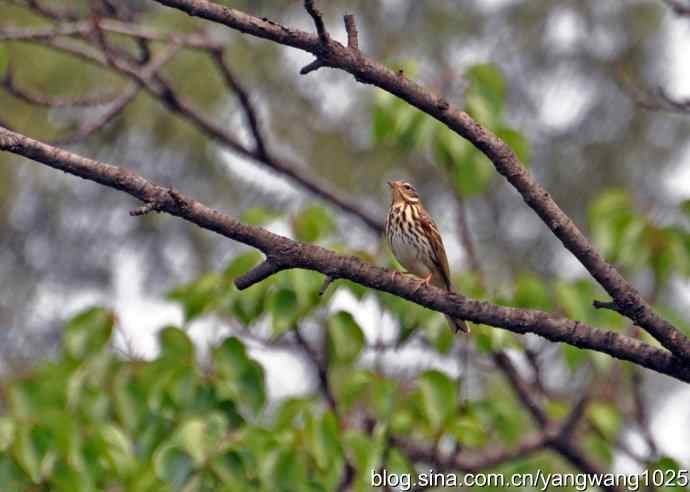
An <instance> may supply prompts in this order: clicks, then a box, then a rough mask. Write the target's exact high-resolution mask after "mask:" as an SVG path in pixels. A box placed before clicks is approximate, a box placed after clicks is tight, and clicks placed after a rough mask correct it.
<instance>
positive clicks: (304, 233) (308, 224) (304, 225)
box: [292, 206, 335, 243]
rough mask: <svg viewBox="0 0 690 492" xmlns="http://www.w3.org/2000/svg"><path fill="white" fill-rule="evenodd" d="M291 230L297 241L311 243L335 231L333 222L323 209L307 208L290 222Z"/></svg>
mask: <svg viewBox="0 0 690 492" xmlns="http://www.w3.org/2000/svg"><path fill="white" fill-rule="evenodd" d="M292 230H293V232H294V233H295V237H296V238H297V239H298V240H299V241H304V242H307V243H313V242H315V241H317V240H318V239H323V238H324V237H325V236H327V235H329V234H331V233H332V232H333V231H335V221H334V220H333V217H332V216H331V213H330V212H329V211H328V210H327V209H326V208H324V207H317V206H312V207H307V208H306V209H304V210H302V211H301V212H300V213H299V215H297V216H296V217H295V218H294V219H293V221H292Z"/></svg>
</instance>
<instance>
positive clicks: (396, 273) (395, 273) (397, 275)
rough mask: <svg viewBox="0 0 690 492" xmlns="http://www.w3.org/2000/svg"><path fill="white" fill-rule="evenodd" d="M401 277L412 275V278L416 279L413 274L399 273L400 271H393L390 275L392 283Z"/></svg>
mask: <svg viewBox="0 0 690 492" xmlns="http://www.w3.org/2000/svg"><path fill="white" fill-rule="evenodd" d="M401 275H412V276H413V277H416V275H415V274H414V273H410V272H401V271H399V270H393V273H392V277H393V281H395V280H396V279H397V278H399V277H400V276H401Z"/></svg>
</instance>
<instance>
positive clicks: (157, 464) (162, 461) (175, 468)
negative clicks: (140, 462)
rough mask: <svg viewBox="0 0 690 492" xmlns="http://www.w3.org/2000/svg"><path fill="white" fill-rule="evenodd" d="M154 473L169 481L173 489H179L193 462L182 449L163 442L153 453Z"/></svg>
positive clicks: (187, 476)
mask: <svg viewBox="0 0 690 492" xmlns="http://www.w3.org/2000/svg"><path fill="white" fill-rule="evenodd" d="M153 466H154V470H155V471H156V475H157V476H158V477H159V478H161V479H162V480H164V481H165V482H167V483H169V484H170V485H171V486H172V488H173V489H174V490H180V489H181V488H182V486H184V484H185V483H186V482H187V479H188V478H189V476H190V475H191V473H192V471H193V468H194V462H193V460H192V457H191V456H189V455H188V454H187V453H185V452H184V451H183V450H182V449H180V448H179V447H177V446H174V445H171V444H164V445H162V446H161V447H160V448H159V449H158V450H156V453H155V454H154V455H153Z"/></svg>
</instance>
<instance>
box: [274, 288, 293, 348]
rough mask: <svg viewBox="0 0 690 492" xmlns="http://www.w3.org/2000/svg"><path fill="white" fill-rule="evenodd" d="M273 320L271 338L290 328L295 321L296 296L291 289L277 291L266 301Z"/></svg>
mask: <svg viewBox="0 0 690 492" xmlns="http://www.w3.org/2000/svg"><path fill="white" fill-rule="evenodd" d="M268 309H269V310H270V312H271V315H272V319H273V336H274V337H278V336H280V335H282V334H283V333H285V332H286V331H288V330H289V329H290V328H292V327H293V326H294V324H295V321H296V320H297V295H296V294H295V291H294V290H292V289H279V290H277V291H275V292H274V293H273V294H272V295H271V297H270V298H269V300H268Z"/></svg>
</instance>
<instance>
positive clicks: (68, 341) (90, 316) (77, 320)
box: [63, 308, 115, 359]
mask: <svg viewBox="0 0 690 492" xmlns="http://www.w3.org/2000/svg"><path fill="white" fill-rule="evenodd" d="M114 324H115V316H114V315H113V313H111V312H110V311H108V310H106V309H103V308H91V309H88V310H86V311H84V312H82V313H80V314H78V315H77V316H75V317H74V318H72V319H71V320H70V321H69V322H68V323H67V327H66V328H65V334H64V340H63V346H64V349H65V352H66V353H67V354H68V355H69V356H70V357H72V358H74V359H83V358H85V357H87V356H89V355H92V354H94V353H96V352H99V351H101V350H103V349H104V348H105V347H106V346H107V344H108V342H109V341H110V337H111V335H112V333H113V325H114Z"/></svg>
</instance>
